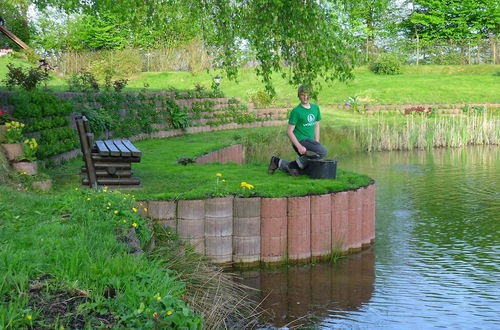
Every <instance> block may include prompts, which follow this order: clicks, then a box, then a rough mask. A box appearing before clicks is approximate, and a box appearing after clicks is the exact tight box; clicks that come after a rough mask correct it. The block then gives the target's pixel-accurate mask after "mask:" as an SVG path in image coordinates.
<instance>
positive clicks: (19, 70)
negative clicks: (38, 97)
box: [3, 63, 50, 91]
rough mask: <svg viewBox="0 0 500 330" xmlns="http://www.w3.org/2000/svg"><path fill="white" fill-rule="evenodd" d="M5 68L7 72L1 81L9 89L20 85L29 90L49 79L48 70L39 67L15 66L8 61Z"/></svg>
mask: <svg viewBox="0 0 500 330" xmlns="http://www.w3.org/2000/svg"><path fill="white" fill-rule="evenodd" d="M7 68H8V70H9V72H8V73H7V76H6V78H5V79H4V80H3V82H4V83H5V85H6V86H7V87H8V88H9V89H12V88H14V87H20V88H22V89H24V90H26V91H31V90H34V89H35V88H37V87H38V86H39V85H40V84H42V83H44V82H46V81H48V80H49V79H50V76H49V74H48V72H47V71H45V70H42V69H39V68H24V67H22V66H19V67H15V66H14V65H13V64H10V63H9V64H7Z"/></svg>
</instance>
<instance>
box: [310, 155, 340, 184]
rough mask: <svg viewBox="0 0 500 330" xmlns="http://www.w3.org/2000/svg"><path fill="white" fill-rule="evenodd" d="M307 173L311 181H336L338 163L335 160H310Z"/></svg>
mask: <svg viewBox="0 0 500 330" xmlns="http://www.w3.org/2000/svg"><path fill="white" fill-rule="evenodd" d="M305 173H306V174H307V175H308V176H309V177H310V178H311V179H335V177H336V176H337V161H336V160H333V159H309V160H308V161H307V167H306V168H305Z"/></svg>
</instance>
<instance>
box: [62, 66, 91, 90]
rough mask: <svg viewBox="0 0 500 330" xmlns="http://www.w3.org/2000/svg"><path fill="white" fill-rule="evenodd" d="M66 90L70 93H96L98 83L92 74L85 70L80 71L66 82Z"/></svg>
mask: <svg viewBox="0 0 500 330" xmlns="http://www.w3.org/2000/svg"><path fill="white" fill-rule="evenodd" d="M67 82H68V90H69V91H70V92H85V93H89V92H98V91H99V83H98V82H97V79H96V78H95V76H94V74H92V73H91V72H89V71H87V70H80V72H78V73H75V74H72V75H71V76H70V77H69V78H68V80H67Z"/></svg>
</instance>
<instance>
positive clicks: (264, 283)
mask: <svg viewBox="0 0 500 330" xmlns="http://www.w3.org/2000/svg"><path fill="white" fill-rule="evenodd" d="M239 275H240V276H241V278H242V279H241V281H242V282H243V283H244V284H246V285H248V286H250V287H253V288H256V289H258V290H260V291H258V292H257V293H255V294H254V295H253V297H252V298H253V299H255V300H256V301H262V300H263V299H264V301H263V302H262V307H263V308H264V309H265V310H266V311H267V312H269V315H267V316H266V317H265V319H264V320H263V321H264V322H266V323H267V322H268V323H271V324H272V325H273V326H278V327H281V326H285V325H287V326H289V327H296V326H300V325H304V324H308V323H310V320H311V319H317V318H323V317H329V318H330V322H331V321H332V320H331V319H332V318H335V316H336V315H338V317H340V318H343V316H345V315H346V312H350V311H356V310H358V309H359V308H360V307H361V306H362V305H363V304H365V303H367V302H368V301H369V300H370V298H371V297H372V294H373V291H374V282H375V253H374V249H373V247H372V248H370V249H368V250H366V251H363V252H360V253H357V254H354V255H349V256H346V257H345V258H343V259H341V260H340V261H338V262H337V263H336V264H330V263H328V262H322V263H317V264H315V265H290V266H289V267H280V268H277V269H261V270H250V271H241V272H239Z"/></svg>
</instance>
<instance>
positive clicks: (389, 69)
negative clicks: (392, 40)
mask: <svg viewBox="0 0 500 330" xmlns="http://www.w3.org/2000/svg"><path fill="white" fill-rule="evenodd" d="M370 70H371V71H372V72H373V73H375V74H387V75H395V74H401V61H400V59H399V58H398V56H397V55H396V54H393V53H385V54H382V55H381V56H379V57H378V58H377V59H376V60H375V61H373V62H371V63H370Z"/></svg>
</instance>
